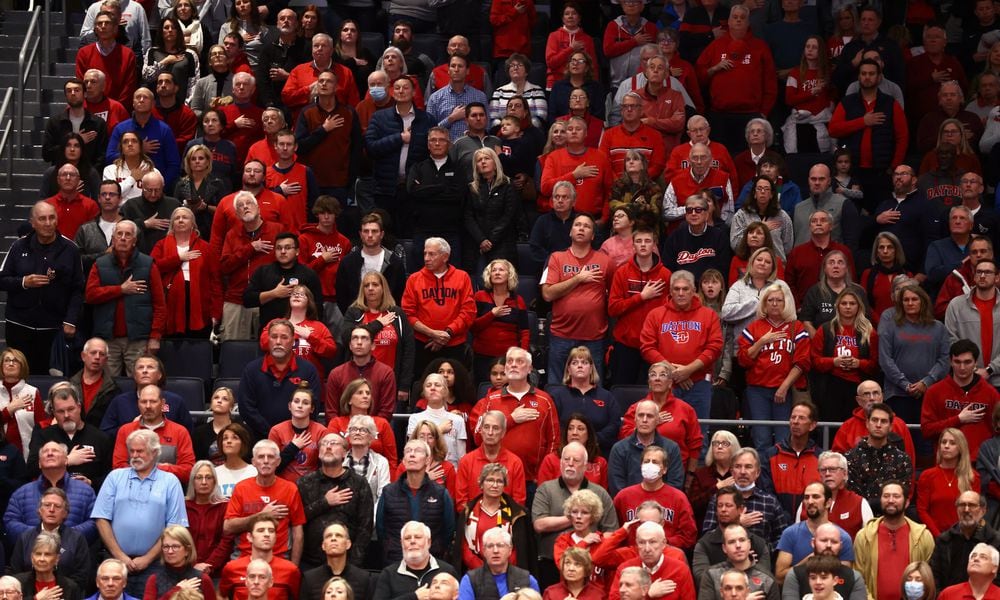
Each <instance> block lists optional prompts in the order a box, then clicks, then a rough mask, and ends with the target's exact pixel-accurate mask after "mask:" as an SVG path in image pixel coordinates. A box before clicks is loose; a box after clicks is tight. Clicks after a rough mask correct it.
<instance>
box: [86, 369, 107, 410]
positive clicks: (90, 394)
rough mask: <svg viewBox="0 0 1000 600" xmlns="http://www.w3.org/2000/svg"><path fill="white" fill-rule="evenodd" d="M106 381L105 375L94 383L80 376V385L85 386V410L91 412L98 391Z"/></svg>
mask: <svg viewBox="0 0 1000 600" xmlns="http://www.w3.org/2000/svg"><path fill="white" fill-rule="evenodd" d="M102 383H104V377H103V376H102V377H101V378H100V379H98V380H97V381H95V382H94V383H87V382H86V381H84V380H83V377H81V378H80V387H82V388H83V410H84V412H89V411H90V407H91V406H92V405H93V404H94V398H96V397H97V392H99V391H100V389H101V384H102Z"/></svg>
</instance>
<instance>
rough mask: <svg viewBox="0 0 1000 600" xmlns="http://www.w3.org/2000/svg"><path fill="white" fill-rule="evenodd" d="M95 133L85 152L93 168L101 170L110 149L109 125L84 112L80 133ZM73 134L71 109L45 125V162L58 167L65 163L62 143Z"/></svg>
mask: <svg viewBox="0 0 1000 600" xmlns="http://www.w3.org/2000/svg"><path fill="white" fill-rule="evenodd" d="M87 131H93V132H94V133H96V134H97V137H95V138H94V140H93V141H92V142H90V143H89V144H84V146H83V152H84V154H85V155H86V156H87V159H88V161H89V162H90V164H91V166H93V167H94V168H95V169H99V168H100V167H102V166H103V165H104V151H105V149H107V147H108V124H107V123H105V122H104V119H102V118H100V117H95V116H94V115H93V114H91V113H90V112H89V111H84V113H83V122H82V123H80V132H81V133H84V132H87ZM72 132H73V123H71V122H70V120H69V109H68V108H67V109H66V110H65V111H63V112H61V113H59V114H57V115H53V116H52V117H50V118H49V120H48V122H47V123H46V124H45V134H44V135H43V136H42V158H44V159H45V162H47V163H49V164H52V165H56V164H59V163H61V162H63V160H64V157H63V154H62V141H63V138H64V137H66V134H67V133H72Z"/></svg>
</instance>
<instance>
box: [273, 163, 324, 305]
mask: <svg viewBox="0 0 1000 600" xmlns="http://www.w3.org/2000/svg"><path fill="white" fill-rule="evenodd" d="M285 181H287V182H289V183H297V184H299V186H300V189H299V191H298V193H297V194H289V195H287V196H286V195H284V194H282V193H280V192H274V193H275V194H277V195H278V196H280V197H281V198H282V200H283V201H282V202H280V206H279V216H278V218H279V220H281V222H282V224H283V225H285V227H286V228H287V230H288V231H292V232H296V231H298V230H299V229H300V228H301V227H302V226H303V225H305V224H306V221H307V220H308V217H307V216H306V210H307V209H308V205H309V167H307V166H305V165H304V164H302V163H300V162H295V163H292V166H291V167H289V168H288V170H287V171H285V172H284V173H282V172H281V171H279V170H278V166H277V164H275V163H271V164H269V165H268V167H267V175H266V176H265V177H264V185H265V186H267V189H269V190H274V189H275V188H279V187H280V186H281V184H282V183H284V182H285ZM300 246H301V244H300ZM316 301H317V302H319V301H320V299H319V298H316Z"/></svg>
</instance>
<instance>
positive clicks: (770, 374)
mask: <svg viewBox="0 0 1000 600" xmlns="http://www.w3.org/2000/svg"><path fill="white" fill-rule="evenodd" d="M771 331H784V332H785V339H783V340H778V341H776V342H771V343H770V344H767V345H765V346H764V347H763V348H761V350H760V353H759V354H758V355H757V358H750V355H749V354H748V351H749V350H750V346H753V345H754V344H755V343H756V342H757V340H759V339H760V338H762V337H763V336H764V335H766V334H768V333H770V332H771ZM737 335H739V339H738V342H737V343H738V344H739V351H738V352H737V355H736V358H737V360H738V361H739V363H740V365H741V366H743V367H745V368H746V369H747V385H758V386H761V387H767V388H776V387H779V386H780V385H781V383H782V382H783V381H784V380H785V377H787V376H788V372H789V371H791V370H792V367H794V366H798V367H799V368H800V369H802V372H803V373H807V372H808V371H809V332H808V331H806V329H805V327H803V326H802V322H801V321H790V322H788V323H782V324H780V325H774V324H773V323H771V321H770V320H768V319H757V320H756V321H752V322H751V323H750V324H749V325H747V326H746V329H744V330H743V331H742V332H739V333H738V334H737Z"/></svg>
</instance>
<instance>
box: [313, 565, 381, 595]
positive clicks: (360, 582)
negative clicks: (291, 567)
mask: <svg viewBox="0 0 1000 600" xmlns="http://www.w3.org/2000/svg"><path fill="white" fill-rule="evenodd" d="M331 577H343V578H344V579H346V580H347V583H349V584H351V590H353V591H354V597H355V598H357V599H358V600H362V599H363V598H370V597H371V593H372V591H373V590H374V589H375V581H374V579H375V576H374V574H372V573H371V572H369V571H366V570H365V569H361V568H358V567H356V566H354V565H352V564H351V563H350V562H348V563H347V564H345V565H344V570H343V571H341V572H340V573H339V574H337V575H334V574H333V571H332V570H331V569H330V566H329V565H327V564H326V563H323V564H322V565H320V566H318V567H316V568H315V569H309V570H308V571H306V572H305V573H303V574H302V585H301V586H300V587H299V600H323V585H324V584H325V583H326V582H327V581H329V579H330V578H331Z"/></svg>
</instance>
